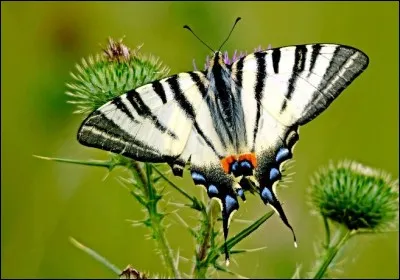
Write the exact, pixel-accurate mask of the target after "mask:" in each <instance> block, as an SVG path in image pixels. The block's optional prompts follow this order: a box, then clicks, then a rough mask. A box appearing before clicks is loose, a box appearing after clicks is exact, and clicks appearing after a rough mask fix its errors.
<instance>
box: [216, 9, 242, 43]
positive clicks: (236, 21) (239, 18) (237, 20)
mask: <svg viewBox="0 0 400 280" xmlns="http://www.w3.org/2000/svg"><path fill="white" fill-rule="evenodd" d="M241 19H242V18H241V17H238V18H237V19H236V20H235V23H234V24H233V26H232V29H231V32H229V35H228V37H227V38H226V39H225V41H224V42H223V43H222V44H221V46H220V47H219V48H218V51H220V50H221V48H222V47H223V46H224V45H225V43H226V41H228V39H229V37H231V34H232V31H233V29H235V26H236V24H237V23H238V22H239V20H241Z"/></svg>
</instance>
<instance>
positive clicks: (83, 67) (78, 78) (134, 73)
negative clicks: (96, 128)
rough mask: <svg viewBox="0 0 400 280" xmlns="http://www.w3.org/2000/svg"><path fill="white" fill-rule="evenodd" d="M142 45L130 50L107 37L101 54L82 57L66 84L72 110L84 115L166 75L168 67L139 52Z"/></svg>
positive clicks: (119, 41)
mask: <svg viewBox="0 0 400 280" xmlns="http://www.w3.org/2000/svg"><path fill="white" fill-rule="evenodd" d="M140 48H141V46H139V47H137V48H136V49H135V50H133V51H132V50H131V49H130V48H128V47H127V46H126V45H124V44H123V43H122V39H120V40H118V41H114V40H113V39H111V38H109V39H108V45H107V47H106V48H105V49H103V53H102V54H97V55H96V56H94V57H93V56H90V57H89V58H88V59H82V62H81V64H80V65H79V64H78V65H76V71H75V73H71V76H72V78H73V80H74V81H73V82H71V83H68V84H67V87H68V88H69V91H67V92H66V94H67V95H69V96H71V97H72V98H73V99H72V100H70V101H69V103H72V104H76V105H77V107H78V108H77V110H76V111H75V113H83V114H87V113H90V112H91V111H94V110H95V109H97V108H99V107H100V106H102V105H104V104H105V103H106V102H108V101H110V100H111V99H113V98H115V97H117V96H119V95H121V94H123V93H125V92H127V91H129V90H131V89H134V88H137V87H139V86H142V85H144V84H147V83H150V82H152V81H154V80H157V79H161V78H163V77H165V76H166V75H167V74H168V72H169V68H168V67H166V66H164V65H163V64H162V63H161V62H160V61H159V59H158V58H156V57H154V56H152V55H150V56H145V55H142V54H141V53H139V50H140Z"/></svg>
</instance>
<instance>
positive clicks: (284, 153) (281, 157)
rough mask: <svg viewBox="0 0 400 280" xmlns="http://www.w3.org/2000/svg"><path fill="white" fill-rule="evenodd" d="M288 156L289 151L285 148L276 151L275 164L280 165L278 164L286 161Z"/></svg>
mask: <svg viewBox="0 0 400 280" xmlns="http://www.w3.org/2000/svg"><path fill="white" fill-rule="evenodd" d="M289 155H290V151H289V149H287V148H280V149H279V151H278V153H277V154H276V158H275V160H276V161H277V162H279V163H280V162H282V161H284V160H286V159H288V158H289Z"/></svg>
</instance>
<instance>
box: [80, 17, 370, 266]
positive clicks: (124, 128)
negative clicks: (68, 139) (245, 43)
mask: <svg viewBox="0 0 400 280" xmlns="http://www.w3.org/2000/svg"><path fill="white" fill-rule="evenodd" d="M235 24H236V23H235ZM196 37H197V36H196ZM368 62H369V59H368V56H367V55H366V54H364V53H363V52H362V51H360V50H358V49H356V48H353V47H350V46H345V45H340V44H323V43H318V44H305V45H293V46H286V47H279V48H273V49H269V50H265V51H257V52H254V53H252V54H249V55H247V56H244V57H242V58H240V59H238V60H237V61H235V62H233V63H232V64H226V63H225V62H224V59H223V55H222V53H221V52H220V51H215V52H214V54H213V56H212V58H211V59H210V61H209V64H208V66H207V69H206V70H205V71H190V72H184V73H179V74H176V75H173V76H170V77H167V78H164V79H161V80H157V81H154V82H151V83H149V84H146V85H143V86H140V87H138V88H136V89H132V90H129V91H128V92H126V93H125V94H123V95H121V96H118V97H116V98H114V99H113V100H111V101H109V102H108V103H106V104H104V105H103V106H101V107H100V108H98V109H97V110H95V111H94V112H92V113H91V114H90V115H89V116H88V117H87V118H86V119H85V120H84V121H83V123H82V125H81V127H80V128H79V131H78V136H77V138H78V141H79V142H80V143H81V144H83V145H86V146H89V147H95V148H100V149H102V150H106V151H111V152H114V153H118V154H121V155H124V156H126V157H129V158H131V159H134V160H138V161H143V162H152V163H160V162H164V163H168V164H169V165H170V167H171V169H172V171H173V174H174V175H175V176H180V177H182V174H183V170H184V167H185V165H186V164H187V163H188V162H190V173H191V177H192V179H193V181H194V183H195V184H196V185H201V186H203V187H204V188H205V190H206V192H207V194H208V196H209V197H210V198H215V199H217V200H218V201H219V202H220V204H221V211H222V221H223V222H222V224H223V234H224V238H225V241H226V239H227V236H228V229H229V223H230V219H231V217H232V215H233V213H234V212H235V211H237V210H238V209H239V202H238V197H240V198H241V199H242V200H243V201H245V200H246V197H245V193H246V192H248V191H249V192H253V193H254V192H257V193H258V195H259V196H260V198H261V200H262V201H263V202H264V203H265V204H269V205H271V206H272V207H273V209H274V210H276V212H277V213H278V214H279V216H280V218H281V219H282V221H283V222H284V223H285V225H286V226H288V227H289V228H290V229H291V231H292V233H293V237H294V240H295V242H296V237H295V235H294V231H293V229H292V227H291V225H290V224H289V221H288V219H287V217H286V215H285V213H284V211H283V208H282V206H281V204H280V202H279V200H278V198H277V195H276V185H277V183H278V181H279V180H280V179H281V177H282V167H283V163H284V162H286V161H287V160H289V159H291V158H292V156H293V148H294V145H295V143H296V142H297V141H298V140H299V127H300V126H302V125H305V124H306V123H308V122H309V121H311V120H313V119H314V118H315V117H317V116H318V115H319V114H320V113H322V112H323V111H324V110H325V109H326V108H327V107H328V106H329V105H330V104H331V103H332V101H333V100H335V99H336V98H337V97H338V96H339V94H340V93H341V92H342V91H343V90H344V89H345V88H346V87H347V86H349V84H350V83H351V82H352V81H353V80H354V79H355V78H356V77H357V76H358V75H360V74H361V73H362V72H363V71H364V70H365V69H366V68H367V66H368ZM225 258H226V260H227V261H228V260H229V254H228V249H227V247H226V242H225Z"/></svg>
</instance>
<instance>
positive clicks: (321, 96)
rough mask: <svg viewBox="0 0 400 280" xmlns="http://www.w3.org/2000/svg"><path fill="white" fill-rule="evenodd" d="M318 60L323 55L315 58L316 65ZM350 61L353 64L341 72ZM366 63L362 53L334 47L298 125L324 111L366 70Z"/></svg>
mask: <svg viewBox="0 0 400 280" xmlns="http://www.w3.org/2000/svg"><path fill="white" fill-rule="evenodd" d="M320 58H324V56H323V53H320V54H319V55H318V56H317V57H316V61H317V62H316V63H318V60H319V59H320ZM350 60H352V61H353V62H352V63H351V64H350V65H349V66H346V67H348V68H346V70H345V71H344V72H342V71H343V70H344V69H345V68H344V67H345V65H346V64H347V63H348V62H349V61H350ZM368 63H369V59H368V56H367V55H366V54H364V53H363V52H362V51H360V50H358V49H355V48H352V47H348V46H343V45H338V46H336V48H335V51H334V53H333V56H332V58H331V60H330V62H329V65H328V67H327V69H326V71H325V73H324V75H323V77H322V80H321V82H320V84H319V85H318V87H317V90H316V91H315V93H314V94H313V97H312V98H311V99H310V101H309V102H308V104H307V106H305V108H304V112H305V115H304V116H303V117H302V118H301V119H300V120H299V121H298V124H300V125H303V124H305V123H307V122H309V121H311V120H312V119H314V118H315V117H316V116H318V115H319V114H320V113H321V112H322V111H323V110H325V108H327V107H328V106H329V104H331V103H332V102H333V100H335V98H336V97H337V96H338V95H339V94H340V93H341V92H342V91H343V90H344V89H345V88H346V87H347V86H348V85H349V84H351V83H352V82H353V81H354V79H355V78H357V77H358V76H359V75H360V74H361V73H362V72H363V71H364V70H365V69H366V68H367V66H368ZM340 72H342V74H341V75H339V73H340ZM314 74H315V73H314Z"/></svg>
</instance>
